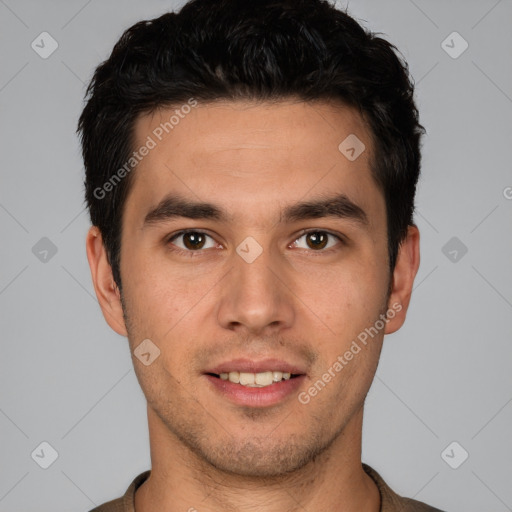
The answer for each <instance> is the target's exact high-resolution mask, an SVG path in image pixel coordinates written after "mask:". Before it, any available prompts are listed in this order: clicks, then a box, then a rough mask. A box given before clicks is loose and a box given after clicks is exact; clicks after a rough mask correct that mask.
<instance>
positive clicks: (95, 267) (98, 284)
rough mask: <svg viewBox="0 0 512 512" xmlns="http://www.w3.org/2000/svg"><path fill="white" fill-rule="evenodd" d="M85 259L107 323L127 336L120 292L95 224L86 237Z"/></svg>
mask: <svg viewBox="0 0 512 512" xmlns="http://www.w3.org/2000/svg"><path fill="white" fill-rule="evenodd" d="M85 245H86V249H87V259H88V260H89V267H90V269H91V276H92V281H93V284H94V290H95V292H96V297H97V298H98V302H99V304H100V307H101V311H102V312H103V316H104V317H105V320H106V321H107V323H108V325H110V327H111V328H112V329H113V330H114V331H115V332H117V333H118V334H120V335H121V336H128V332H127V330H126V326H125V323H124V318H123V308H122V306H121V294H120V292H119V288H118V287H117V286H116V284H115V282H114V276H113V274H112V267H111V266H110V263H109V262H108V258H107V251H106V249H105V246H104V245H103V237H102V236H101V232H100V230H99V228H98V227H97V226H92V227H91V228H90V229H89V232H88V233H87V238H86V242H85Z"/></svg>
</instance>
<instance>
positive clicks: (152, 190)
mask: <svg viewBox="0 0 512 512" xmlns="http://www.w3.org/2000/svg"><path fill="white" fill-rule="evenodd" d="M184 105H186V104H184ZM184 105H175V106H173V107H169V108H165V109H160V110H157V111H155V112H153V113H151V114H146V115H143V116H141V117H139V118H138V119H137V121H136V123H135V127H134V128H135V130H134V135H135V137H134V140H135V144H134V146H135V148H134V149H135V150H137V149H139V148H141V147H143V146H144V145H146V146H148V147H149V146H151V149H150V150H149V151H145V153H146V155H145V156H144V157H143V158H141V160H140V162H139V163H138V164H137V167H136V172H135V173H134V176H133V178H134V180H133V183H132V190H131V192H130V196H133V197H132V201H136V202H137V203H139V204H141V203H145V204H148V205H149V204H151V205H154V204H156V203H158V202H159V201H160V200H161V199H162V197H164V196H165V195H166V194H168V193H169V192H170V191H172V192H178V193H180V195H182V196H187V197H189V198H193V199H196V200H197V199H206V198H208V199H209V202H215V201H214V199H215V198H217V199H218V200H219V201H220V202H222V203H223V204H224V205H227V208H225V209H226V210H228V211H229V210H230V206H231V207H232V209H233V211H235V210H236V211H237V212H238V213H240V212H242V214H243V212H248V211H251V212H253V213H254V212H255V211H257V210H258V209H259V210H260V211H261V212H263V211H265V210H266V209H267V208H268V207H272V205H275V204H277V203H279V204H283V203H289V204H291V203H293V202H294V201H298V200H299V199H302V200H305V199H308V195H310V196H318V195H323V196H325V195H326V194H327V193H333V194H334V193H337V192H338V193H340V192H341V193H346V194H347V195H349V196H350V197H351V198H352V199H353V200H354V201H359V202H360V203H363V204H365V203H369V202H371V200H372V197H373V196H378V195H379V191H378V189H377V187H376V184H375V183H374V180H373V178H372V176H371V172H370V161H371V152H372V143H371V138H370V132H369V130H368V128H367V127H366V125H365V123H364V121H363V119H362V118H361V116H360V115H359V114H358V112H357V111H356V110H355V109H352V108H350V107H347V106H344V105H342V104H339V103H328V102H303V101H295V102H294V101H280V102H277V103H276V102H273V103H270V102H248V101H247V102H242V101H237V102H229V101H222V102H220V101H219V102H215V103H208V104H200V103H197V104H196V106H195V107H187V108H184ZM363 148H364V150H363ZM347 149H348V150H349V151H348V153H347ZM355 152H357V153H356V154H355V156H356V157H357V158H353V157H354V153H355ZM358 153H360V154H359V155H358ZM373 199H375V198H374V197H373ZM128 202H129V201H128ZM368 206H370V205H368Z"/></svg>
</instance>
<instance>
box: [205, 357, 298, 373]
mask: <svg viewBox="0 0 512 512" xmlns="http://www.w3.org/2000/svg"><path fill="white" fill-rule="evenodd" d="M268 371H279V372H288V373H291V374H293V375H305V374H306V371H305V370H304V369H303V368H301V367H300V366H298V365H293V364H290V363H288V362H286V361H284V360H282V359H262V360H260V361H254V360H252V359H244V358H239V359H232V360H231V361H227V362H225V363H221V364H219V365H217V366H215V367H213V368H211V369H209V370H207V371H205V372H204V373H205V374H208V373H215V374H216V375H220V374H221V373H229V372H246V373H262V372H268Z"/></svg>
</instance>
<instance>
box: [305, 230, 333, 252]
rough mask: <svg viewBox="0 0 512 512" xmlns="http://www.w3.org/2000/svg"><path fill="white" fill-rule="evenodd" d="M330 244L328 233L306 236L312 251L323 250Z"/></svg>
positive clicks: (314, 233) (319, 232)
mask: <svg viewBox="0 0 512 512" xmlns="http://www.w3.org/2000/svg"><path fill="white" fill-rule="evenodd" d="M327 242H328V235H327V233H323V232H321V231H318V232H313V233H308V234H307V235H306V243H307V244H308V246H309V247H310V248H311V249H323V248H324V247H325V246H326V245H327Z"/></svg>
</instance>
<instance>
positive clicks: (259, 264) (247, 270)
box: [217, 250, 295, 336]
mask: <svg viewBox="0 0 512 512" xmlns="http://www.w3.org/2000/svg"><path fill="white" fill-rule="evenodd" d="M233 264H234V267H233V268H232V270H231V272H229V273H228V275H227V276H226V279H225V280H224V281H223V284H222V292H221V298H220V301H219V305H218V309H217V317H218V322H219V324H220V325H221V326H222V327H223V328H225V329H230V330H232V331H239V332H241V333H242V332H243V331H245V332H246V333H251V334H253V335H261V336H263V335H269V334H272V333H275V332H276V331H279V330H281V329H284V328H287V327H290V326H291V325H292V324H293V321H294V317H295V310H294V306H293V293H292V288H293V283H291V282H289V281H290V278H289V277H287V276H286V275H285V273H284V271H283V265H281V266H280V265H279V262H278V261H271V256H270V254H269V251H268V250H264V251H263V253H262V254H261V255H260V256H259V257H258V258H257V259H256V260H255V261H252V262H251V263H248V262H247V261H245V260H244V259H243V258H241V257H240V256H239V255H238V254H234V255H233Z"/></svg>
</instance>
